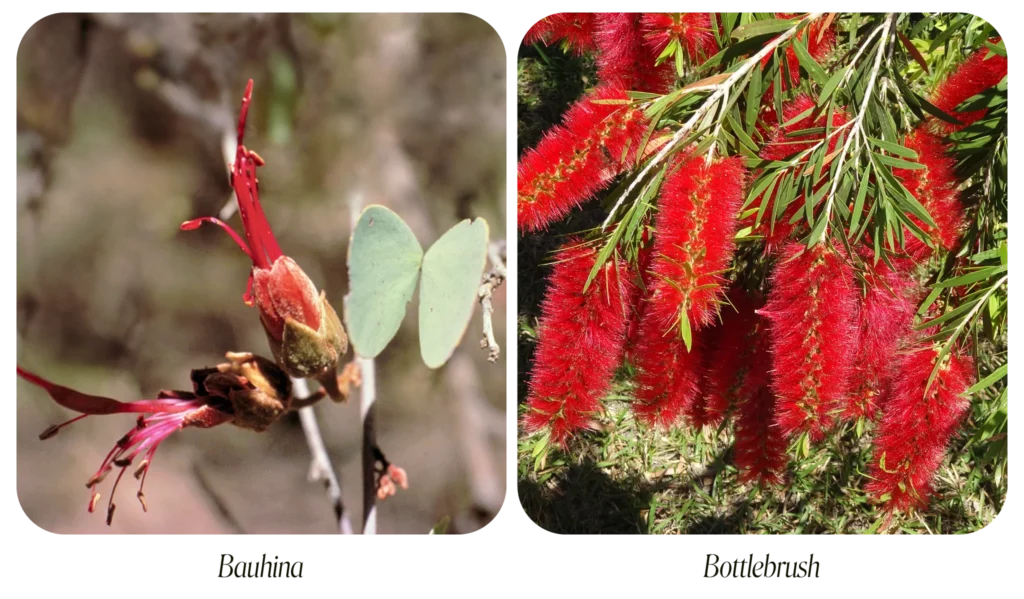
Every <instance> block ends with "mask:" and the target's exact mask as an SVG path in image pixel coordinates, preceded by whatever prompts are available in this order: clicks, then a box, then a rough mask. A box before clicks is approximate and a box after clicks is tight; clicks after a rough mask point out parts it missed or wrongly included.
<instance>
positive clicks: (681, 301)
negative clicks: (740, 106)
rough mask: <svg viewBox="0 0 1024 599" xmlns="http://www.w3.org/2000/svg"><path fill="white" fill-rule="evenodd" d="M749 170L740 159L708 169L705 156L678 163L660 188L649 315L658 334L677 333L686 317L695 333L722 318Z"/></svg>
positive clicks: (733, 159)
mask: <svg viewBox="0 0 1024 599" xmlns="http://www.w3.org/2000/svg"><path fill="white" fill-rule="evenodd" d="M745 183H746V170H745V169H744V167H743V161H742V159H741V158H739V157H734V158H726V159H721V160H719V161H717V162H715V163H713V164H712V165H711V166H710V167H709V166H707V164H706V162H705V160H704V157H703V156H694V157H685V158H681V159H679V160H677V161H676V162H675V164H673V165H672V166H671V167H670V169H669V174H668V175H666V177H665V181H664V183H663V184H662V186H661V192H660V195H659V199H658V215H657V217H656V218H655V233H654V260H653V262H652V264H651V272H652V273H653V275H654V278H655V279H656V280H658V281H660V282H661V283H663V284H660V285H655V287H654V292H653V293H652V295H651V298H650V301H649V306H648V308H647V315H646V316H645V318H648V319H651V320H652V321H653V324H654V326H656V327H660V333H659V334H666V333H669V332H670V331H673V330H674V331H676V332H675V335H676V336H678V335H679V333H678V331H679V330H680V326H681V324H682V323H681V319H682V318H687V319H689V322H690V324H691V325H692V328H693V329H694V330H697V329H700V328H701V327H705V326H708V325H710V324H711V323H712V322H714V321H715V319H716V317H717V315H718V304H719V302H720V301H721V298H722V295H723V293H724V292H723V290H722V283H723V281H724V280H725V279H724V278H723V277H722V273H723V272H725V271H726V270H727V269H728V268H729V264H730V263H731V262H732V255H733V252H735V250H736V244H735V241H734V238H735V236H736V228H737V225H738V222H737V216H738V212H739V209H740V205H741V204H742V202H743V189H744V185H745Z"/></svg>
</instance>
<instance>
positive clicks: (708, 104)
mask: <svg viewBox="0 0 1024 599" xmlns="http://www.w3.org/2000/svg"><path fill="white" fill-rule="evenodd" d="M821 15H822V13H820V12H815V13H809V14H807V16H805V17H804V18H802V19H800V20H799V21H798V22H797V23H795V24H794V25H793V26H792V27H790V28H789V29H787V30H786V31H784V32H783V33H782V34H780V35H779V36H777V37H775V38H773V39H772V40H771V41H770V42H768V43H767V44H765V46H764V47H763V48H761V50H759V51H758V52H757V54H754V55H753V56H751V57H750V58H748V59H747V60H745V61H744V62H743V63H742V64H741V65H740V68H738V69H736V70H735V71H733V73H732V74H731V75H729V78H728V79H726V80H725V81H723V82H722V83H719V84H717V85H714V86H709V87H710V88H713V89H715V92H714V93H712V94H711V95H710V96H708V99H707V100H705V101H704V103H703V104H701V105H700V107H698V108H697V110H696V111H694V113H693V115H692V116H691V117H690V119H689V120H687V121H686V123H684V124H683V126H682V127H680V128H679V130H678V131H676V132H675V134H673V135H672V138H671V139H670V140H669V141H668V142H666V143H665V145H664V146H662V148H661V150H660V151H659V152H658V153H657V154H656V155H655V156H654V158H652V159H651V160H650V161H649V162H648V163H647V164H646V165H645V166H644V168H643V169H641V170H640V173H639V175H637V176H636V177H634V179H633V181H632V182H630V184H629V185H628V186H627V187H626V190H625V191H623V192H622V195H621V196H620V197H619V199H618V201H616V202H615V205H614V206H612V209H611V211H610V212H609V213H608V218H606V219H605V221H604V223H603V224H602V225H601V229H602V230H604V229H606V228H607V227H608V225H609V223H611V220H612V217H613V216H615V213H616V212H617V211H618V209H619V207H620V206H621V205H622V203H623V202H624V201H625V199H626V198H627V197H629V194H630V193H631V192H632V191H633V190H634V189H635V188H636V187H637V185H639V184H640V182H641V181H643V180H644V178H645V177H646V176H647V174H648V173H649V172H650V171H651V169H653V168H654V167H655V166H657V165H658V164H660V163H661V162H662V161H663V160H665V158H666V157H667V156H668V155H669V153H670V152H671V151H672V149H673V148H674V147H675V146H676V145H678V144H679V142H680V141H682V140H683V139H684V138H685V137H686V136H687V135H688V134H689V133H690V131H691V130H692V129H693V128H694V127H695V126H696V125H697V123H699V122H700V121H701V119H703V118H704V116H705V115H706V114H707V112H708V111H709V110H711V109H712V108H715V107H717V105H718V102H719V100H725V99H726V98H727V97H728V93H729V90H730V89H731V88H732V87H733V86H734V85H736V82H737V81H740V80H741V79H743V78H744V77H745V76H746V75H747V74H748V73H749V72H750V71H751V69H753V68H754V67H755V66H759V65H760V64H761V59H763V58H764V57H765V56H768V54H770V53H772V52H774V51H775V48H778V47H779V46H780V45H781V44H782V43H783V42H785V41H786V40H788V39H789V38H791V37H793V36H794V35H796V32H797V30H798V29H800V26H801V25H803V24H804V23H805V22H810V21H813V20H815V19H817V18H818V17H820V16H821ZM740 91H741V90H737V91H736V93H739V92H740ZM722 106H723V107H724V106H725V104H724V102H723V104H722Z"/></svg>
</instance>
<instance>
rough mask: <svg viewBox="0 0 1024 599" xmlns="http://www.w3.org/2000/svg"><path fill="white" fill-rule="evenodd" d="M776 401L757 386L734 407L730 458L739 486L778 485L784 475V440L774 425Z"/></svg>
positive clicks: (769, 393) (764, 389)
mask: <svg viewBox="0 0 1024 599" xmlns="http://www.w3.org/2000/svg"><path fill="white" fill-rule="evenodd" d="M775 410H776V406H775V398H773V397H772V393H771V390H770V389H769V388H768V387H759V388H758V389H756V390H755V391H754V393H753V394H752V395H751V396H750V397H748V398H747V399H744V400H743V401H742V402H740V404H739V405H738V406H737V415H736V432H735V434H736V443H735V445H734V446H733V456H734V459H735V461H736V468H737V469H738V470H739V480H740V482H741V483H747V482H756V483H757V484H759V485H761V486H768V485H779V484H782V482H783V476H784V474H785V472H786V463H787V462H788V461H789V458H788V456H787V455H786V445H787V443H786V437H785V436H784V435H783V434H782V431H781V430H779V427H778V426H776V425H775V419H776V412H775Z"/></svg>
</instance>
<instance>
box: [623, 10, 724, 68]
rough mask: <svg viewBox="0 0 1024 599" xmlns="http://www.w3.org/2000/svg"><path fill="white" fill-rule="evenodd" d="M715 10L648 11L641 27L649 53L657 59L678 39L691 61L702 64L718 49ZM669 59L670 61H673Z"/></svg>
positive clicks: (644, 15) (642, 19)
mask: <svg viewBox="0 0 1024 599" xmlns="http://www.w3.org/2000/svg"><path fill="white" fill-rule="evenodd" d="M712 16H713V15H712V13H706V12H681V13H680V12H673V13H663V12H649V13H644V14H643V16H642V17H641V18H640V29H641V31H642V32H643V36H644V43H645V44H647V46H648V48H649V50H650V54H651V55H652V56H654V57H655V59H657V57H658V56H660V55H661V52H662V51H663V50H664V49H665V48H666V47H668V44H669V42H672V41H675V42H677V43H678V44H679V46H680V47H681V48H682V49H683V52H684V53H685V54H686V57H687V58H688V59H689V60H690V63H691V64H694V65H699V64H701V63H703V62H704V61H705V60H707V59H709V58H711V57H712V56H714V55H715V53H716V52H718V42H717V41H716V40H715V32H714V29H712V24H711V18H712ZM668 62H670V63H671V60H669V61H668Z"/></svg>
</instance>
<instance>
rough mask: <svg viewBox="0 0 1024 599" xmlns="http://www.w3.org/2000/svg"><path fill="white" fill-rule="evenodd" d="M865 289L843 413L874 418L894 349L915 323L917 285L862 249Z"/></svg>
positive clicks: (889, 374)
mask: <svg viewBox="0 0 1024 599" xmlns="http://www.w3.org/2000/svg"><path fill="white" fill-rule="evenodd" d="M863 254H864V261H865V264H866V267H867V269H866V271H865V272H864V279H865V285H864V287H865V289H864V295H863V297H862V298H861V303H860V341H859V343H858V344H857V345H858V349H857V358H856V361H855V362H854V374H853V381H854V384H853V388H852V390H851V392H850V397H849V400H848V401H847V403H846V409H845V410H844V412H843V417H844V418H847V419H849V420H857V419H858V418H868V419H873V418H875V417H876V416H877V415H878V410H879V408H880V407H881V406H880V402H881V399H882V398H883V397H884V396H885V394H886V390H887V389H888V386H889V383H890V380H891V378H892V375H893V368H894V366H895V364H896V362H897V359H896V352H897V351H898V350H899V349H900V346H901V345H902V344H903V342H904V341H905V340H906V339H907V337H908V336H909V335H910V332H911V326H912V325H913V323H914V313H915V311H916V309H917V296H918V295H919V287H918V285H917V284H916V283H915V281H914V280H912V279H911V278H910V277H908V276H907V275H906V274H904V273H902V272H900V271H897V270H893V269H892V268H890V267H889V265H887V264H886V263H885V261H884V260H879V261H878V262H877V264H876V263H874V254H873V252H871V250H867V249H865V250H864V252H863Z"/></svg>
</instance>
